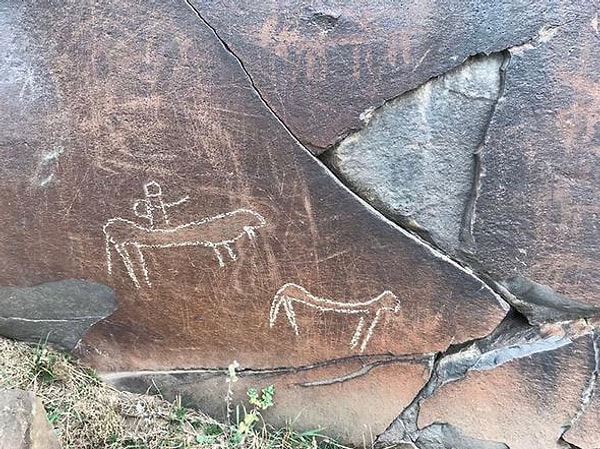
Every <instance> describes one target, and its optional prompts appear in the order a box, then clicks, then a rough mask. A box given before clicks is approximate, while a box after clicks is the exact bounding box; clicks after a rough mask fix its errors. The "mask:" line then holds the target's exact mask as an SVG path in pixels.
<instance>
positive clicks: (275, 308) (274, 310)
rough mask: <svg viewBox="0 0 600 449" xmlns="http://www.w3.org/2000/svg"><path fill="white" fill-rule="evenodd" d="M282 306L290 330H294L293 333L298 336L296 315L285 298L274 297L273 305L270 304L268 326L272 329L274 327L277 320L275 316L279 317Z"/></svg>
mask: <svg viewBox="0 0 600 449" xmlns="http://www.w3.org/2000/svg"><path fill="white" fill-rule="evenodd" d="M282 306H283V309H284V310H285V314H286V316H287V319H288V322H289V323H290V326H292V329H294V333H295V334H296V335H298V324H297V323H296V313H295V312H294V308H293V306H292V304H291V301H290V300H289V299H288V298H286V297H285V296H275V298H273V303H272V304H271V311H270V313H269V325H270V327H273V326H274V325H275V321H276V320H277V316H278V315H279V309H280V308H281V307H282Z"/></svg>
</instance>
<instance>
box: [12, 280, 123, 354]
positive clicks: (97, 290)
mask: <svg viewBox="0 0 600 449" xmlns="http://www.w3.org/2000/svg"><path fill="white" fill-rule="evenodd" d="M115 307H116V300H115V295H114V293H113V291H112V290H111V289H110V288H109V287H107V286H105V285H102V284H97V283H94V282H86V281H81V280H77V279H69V280H65V281H60V282H47V283H45V284H40V285H36V286H34V287H0V334H2V335H4V336H7V337H11V338H16V339H19V340H24V341H30V342H33V343H36V342H40V341H45V342H49V343H54V344H57V345H60V346H62V347H64V348H67V349H73V348H74V347H75V345H76V344H77V342H78V341H79V340H80V339H81V337H82V335H83V334H84V333H85V332H86V331H87V330H88V329H89V328H90V327H91V326H92V325H93V324H95V323H97V322H98V321H100V320H101V319H103V318H106V317H107V316H109V315H110V314H111V313H112V312H114V310H115Z"/></svg>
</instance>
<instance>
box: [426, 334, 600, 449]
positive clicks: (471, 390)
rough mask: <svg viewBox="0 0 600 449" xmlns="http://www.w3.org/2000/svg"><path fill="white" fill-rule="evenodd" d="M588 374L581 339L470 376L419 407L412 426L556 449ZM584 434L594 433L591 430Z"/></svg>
mask: <svg viewBox="0 0 600 449" xmlns="http://www.w3.org/2000/svg"><path fill="white" fill-rule="evenodd" d="M594 368H595V359H594V351H593V348H592V338H591V337H590V336H587V337H582V338H580V339H579V340H577V341H576V342H574V343H571V344H570V345H567V346H563V347H562V348H560V349H556V350H554V351H550V352H540V353H537V354H534V355H532V356H530V357H525V358H521V359H517V360H515V361H512V362H509V363H506V364H503V365H501V366H499V367H497V368H495V369H494V370H491V371H470V372H469V373H468V374H467V375H466V377H465V378H463V379H462V380H458V381H456V382H453V383H448V384H446V385H444V386H442V387H441V388H440V389H438V390H437V392H436V393H435V394H434V395H433V396H432V397H431V398H429V399H426V400H424V401H423V402H422V403H421V406H420V414H419V420H418V424H419V426H420V427H425V426H427V425H429V424H431V423H433V422H437V423H440V422H444V423H449V424H451V425H453V426H456V427H458V428H459V429H461V430H462V431H463V432H464V433H465V434H467V435H469V436H471V437H474V438H478V439H487V440H494V441H499V442H502V443H504V444H506V445H507V446H508V447H510V448H511V449H537V448H539V449H549V448H557V449H558V448H560V447H563V446H562V444H561V442H560V440H561V436H562V434H563V432H564V431H565V428H566V427H567V426H568V425H569V423H570V421H571V420H572V419H573V418H574V417H575V416H576V415H577V412H578V410H579V408H580V404H581V401H582V395H583V392H584V391H585V390H586V388H587V387H588V385H589V382H590V378H591V376H592V373H593V372H594ZM540 423H543V425H540ZM586 431H589V432H590V433H591V434H593V433H594V429H593V428H589V429H586ZM593 438H597V435H595V436H594V437H593ZM423 447H428V446H423Z"/></svg>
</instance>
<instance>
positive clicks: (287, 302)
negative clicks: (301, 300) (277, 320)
mask: <svg viewBox="0 0 600 449" xmlns="http://www.w3.org/2000/svg"><path fill="white" fill-rule="evenodd" d="M283 309H284V310H285V314H286V316H287V319H288V321H289V322H290V325H291V326H292V329H294V333H295V334H296V335H299V333H298V323H296V312H295V311H294V306H293V305H292V300H291V299H289V298H284V300H283Z"/></svg>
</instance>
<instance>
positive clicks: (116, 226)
mask: <svg viewBox="0 0 600 449" xmlns="http://www.w3.org/2000/svg"><path fill="white" fill-rule="evenodd" d="M144 191H145V193H146V199H144V200H138V201H136V202H135V203H134V213H135V214H136V215H137V216H138V217H140V218H145V219H147V220H148V223H149V225H148V226H144V225H140V224H139V223H136V222H133V221H131V220H128V219H126V218H121V217H115V218H111V219H109V220H108V221H107V222H106V224H105V225H104V226H103V228H102V231H103V232H104V237H105V245H106V247H105V250H106V265H107V268H108V274H109V275H112V265H113V260H112V255H111V249H113V248H114V250H115V251H116V252H117V254H119V256H120V257H121V260H122V261H123V265H124V266H125V269H126V270H127V274H128V275H129V278H130V279H131V281H132V282H133V284H134V286H135V287H136V288H141V284H140V280H139V279H138V275H137V274H136V267H138V266H139V269H140V270H141V273H142V275H143V277H144V281H145V283H146V285H148V286H149V287H150V286H152V283H151V280H150V274H149V272H148V267H147V265H146V260H145V258H144V253H143V251H142V249H144V248H177V247H184V246H203V247H206V248H211V249H212V250H213V252H214V254H215V257H216V258H217V262H218V263H219V267H224V266H225V260H224V259H223V256H222V254H221V251H220V247H223V248H225V250H226V251H227V255H228V256H229V258H230V259H231V260H237V254H236V253H235V251H234V249H233V248H232V245H233V244H234V243H235V242H237V241H238V240H239V239H241V238H242V237H244V236H247V237H248V238H249V239H252V238H254V237H255V235H256V229H258V228H262V227H263V226H265V225H266V223H267V222H266V220H265V219H264V218H263V216H262V215H260V214H259V213H258V212H255V211H253V210H250V209H237V210H234V211H231V212H227V213H224V214H220V215H215V216H213V217H206V218H203V219H201V220H198V221H191V222H189V223H184V224H182V225H179V226H174V227H171V226H167V227H157V226H156V221H157V220H156V218H157V216H156V214H155V211H157V210H158V211H159V214H158V215H159V217H158V218H159V219H160V221H161V223H162V224H163V225H165V224H166V225H168V224H169V220H168V216H167V214H166V210H165V208H168V207H171V206H174V205H177V204H181V203H183V202H185V201H187V199H188V197H185V198H182V199H180V200H178V201H175V202H173V203H164V202H163V201H162V191H161V189H160V185H158V183H156V182H154V181H151V182H149V183H147V184H145V185H144ZM142 203H144V204H145V205H146V214H142V213H140V211H139V205H140V204H142ZM232 218H236V219H242V222H243V225H242V226H241V227H238V228H234V229H233V230H231V231H229V232H230V235H227V238H224V239H222V240H219V241H213V240H211V239H210V238H207V237H206V236H205V235H204V234H205V231H206V227H207V226H208V225H209V224H211V223H218V222H219V221H222V222H225V221H227V220H230V219H232ZM230 224H231V223H230ZM238 226H239V225H238ZM157 236H158V237H160V238H159V239H157V238H156V237H157ZM190 237H191V238H190ZM161 238H162V240H163V241H160V240H161ZM157 240H158V241H157ZM131 251H135V255H136V256H137V259H136V260H134V259H133V258H132V255H131Z"/></svg>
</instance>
